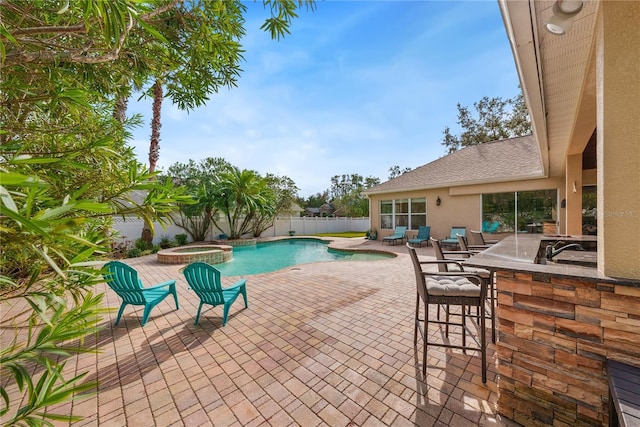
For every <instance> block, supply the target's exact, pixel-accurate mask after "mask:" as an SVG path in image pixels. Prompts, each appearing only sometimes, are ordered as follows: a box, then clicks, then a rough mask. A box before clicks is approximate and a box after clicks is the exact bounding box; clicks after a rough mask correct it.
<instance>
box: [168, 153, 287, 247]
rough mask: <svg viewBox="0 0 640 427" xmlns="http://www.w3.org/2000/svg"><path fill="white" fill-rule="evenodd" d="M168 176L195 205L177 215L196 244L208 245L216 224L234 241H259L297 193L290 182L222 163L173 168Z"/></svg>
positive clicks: (214, 161) (208, 160)
mask: <svg viewBox="0 0 640 427" xmlns="http://www.w3.org/2000/svg"><path fill="white" fill-rule="evenodd" d="M168 175H169V177H170V179H172V180H173V181H174V182H175V183H176V184H177V185H184V186H185V188H186V189H187V192H188V193H189V194H190V195H191V196H192V197H193V199H194V201H195V203H194V204H191V205H183V206H180V210H179V213H178V215H175V219H176V221H175V222H176V224H177V225H179V226H180V227H182V228H184V229H185V231H187V233H189V235H190V236H191V238H192V239H193V240H194V241H202V240H205V239H206V237H207V235H208V233H209V230H210V229H211V226H212V225H214V226H215V227H217V228H218V229H219V230H221V231H223V232H225V234H227V235H228V236H229V238H231V239H239V238H240V237H242V236H244V235H246V234H251V235H252V236H255V237H257V236H259V235H260V233H262V232H263V231H264V230H266V229H267V228H269V227H270V226H271V225H272V224H273V221H274V220H275V218H276V216H277V215H279V214H283V213H286V212H288V210H289V209H290V207H291V203H292V202H293V200H295V197H296V194H297V192H298V188H297V187H296V186H295V183H294V182H293V180H291V179H290V178H288V177H279V176H277V175H272V174H267V176H266V177H262V176H260V174H258V173H257V172H255V171H251V170H240V169H239V168H237V167H235V166H232V165H231V164H229V163H228V162H227V161H226V160H224V159H221V158H206V159H203V160H201V161H200V162H199V163H196V162H195V161H193V160H189V162H188V163H187V164H182V163H175V164H173V165H172V166H171V167H169V169H168ZM223 220H224V221H223Z"/></svg>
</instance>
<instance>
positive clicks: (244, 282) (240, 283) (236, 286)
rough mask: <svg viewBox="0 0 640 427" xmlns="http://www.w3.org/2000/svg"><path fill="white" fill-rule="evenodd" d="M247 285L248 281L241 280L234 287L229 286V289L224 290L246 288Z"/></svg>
mask: <svg viewBox="0 0 640 427" xmlns="http://www.w3.org/2000/svg"><path fill="white" fill-rule="evenodd" d="M246 283H247V279H240V280H238V281H237V282H236V283H234V284H233V285H231V286H229V287H228V288H224V289H223V290H224V291H227V290H229V289H235V288H240V287H242V286H244V285H245V284H246Z"/></svg>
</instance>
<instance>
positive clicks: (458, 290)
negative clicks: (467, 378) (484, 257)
mask: <svg viewBox="0 0 640 427" xmlns="http://www.w3.org/2000/svg"><path fill="white" fill-rule="evenodd" d="M432 241H433V240H432ZM406 246H407V249H408V250H409V255H410V256H411V261H412V262H413V267H414V271H415V276H416V313H415V322H414V323H415V325H414V331H413V345H414V346H416V345H417V344H418V331H419V332H420V335H421V337H422V343H423V346H422V375H423V376H426V374H427V347H428V346H429V345H433V346H439V347H446V348H457V349H462V350H463V351H464V352H465V353H466V351H467V350H474V351H479V352H480V355H481V358H482V382H483V383H486V382H487V341H486V337H485V332H484V331H485V304H484V301H485V298H486V293H487V283H486V281H485V280H483V279H482V278H481V277H480V276H478V275H477V274H473V273H468V272H465V271H462V265H460V264H459V263H457V262H455V261H444V260H437V261H421V260H420V259H419V258H418V255H417V254H416V250H415V248H413V247H412V246H411V245H409V243H407V245H406ZM447 264H456V265H457V266H458V267H459V270H460V271H456V272H438V271H428V270H425V269H424V268H423V267H424V266H428V265H438V267H440V266H442V265H447ZM421 301H422V305H423V310H424V311H423V312H422V313H421V310H420V305H421V304H420V302H421ZM434 304H436V305H438V310H440V308H439V307H440V306H445V307H446V317H445V320H440V316H438V318H437V319H435V320H433V319H431V317H430V316H429V306H430V305H434ZM452 306H453V307H455V306H459V307H460V310H458V311H456V312H453V311H452V310H451V307H452ZM467 307H477V308H478V310H479V313H480V314H479V316H478V317H479V321H480V325H479V326H480V330H479V332H478V334H477V335H479V336H476V335H475V334H474V333H473V331H472V330H471V329H469V327H468V326H467V310H466V308H467ZM421 314H422V318H421V317H420V315H421ZM452 317H453V318H454V320H452ZM455 319H460V320H459V321H456V320H455ZM431 324H436V325H444V326H445V339H443V340H442V341H435V340H432V339H430V337H432V336H433V335H432V334H431V333H430V332H429V326H430V325H431ZM423 325H424V326H423ZM450 326H455V327H460V328H461V335H462V345H457V344H452V343H451V342H450V341H449V340H448V337H449V327H450ZM467 334H469V335H470V336H471V337H472V339H473V341H474V342H475V344H476V345H473V343H471V344H467Z"/></svg>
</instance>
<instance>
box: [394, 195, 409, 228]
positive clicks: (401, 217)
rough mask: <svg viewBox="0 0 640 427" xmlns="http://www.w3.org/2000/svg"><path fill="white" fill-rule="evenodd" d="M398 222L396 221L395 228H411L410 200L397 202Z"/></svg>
mask: <svg viewBox="0 0 640 427" xmlns="http://www.w3.org/2000/svg"><path fill="white" fill-rule="evenodd" d="M395 207H396V220H395V221H394V224H395V226H396V227H397V226H399V225H401V226H405V227H407V228H409V200H407V199H402V200H396V202H395Z"/></svg>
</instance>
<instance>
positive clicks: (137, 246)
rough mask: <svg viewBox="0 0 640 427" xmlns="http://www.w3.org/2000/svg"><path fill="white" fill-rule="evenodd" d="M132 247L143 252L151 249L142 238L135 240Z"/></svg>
mask: <svg viewBox="0 0 640 427" xmlns="http://www.w3.org/2000/svg"><path fill="white" fill-rule="evenodd" d="M134 248H135V249H138V250H140V252H143V251H146V250H149V249H151V246H150V245H149V244H148V243H147V242H146V241H145V240H144V239H138V240H136V243H135V245H134ZM138 256H139V255H138Z"/></svg>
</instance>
